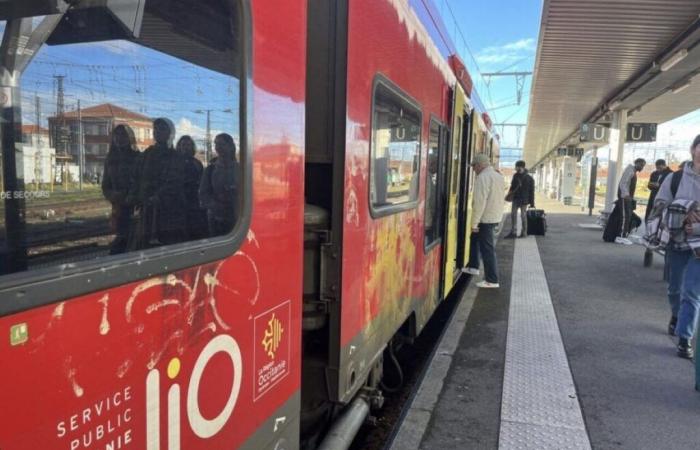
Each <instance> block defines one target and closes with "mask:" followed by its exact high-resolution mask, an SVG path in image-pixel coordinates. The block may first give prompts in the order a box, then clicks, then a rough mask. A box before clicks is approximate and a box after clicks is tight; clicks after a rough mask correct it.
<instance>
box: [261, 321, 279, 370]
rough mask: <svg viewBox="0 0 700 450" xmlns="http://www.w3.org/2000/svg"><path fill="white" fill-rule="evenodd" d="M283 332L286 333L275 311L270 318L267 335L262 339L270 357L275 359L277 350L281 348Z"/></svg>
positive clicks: (266, 330)
mask: <svg viewBox="0 0 700 450" xmlns="http://www.w3.org/2000/svg"><path fill="white" fill-rule="evenodd" d="M282 333H284V328H282V322H280V321H279V319H277V318H276V317H275V314H274V313H273V314H272V317H270V320H269V321H268V322H267V328H266V329H265V336H264V337H263V340H262V341H261V343H262V345H263V348H264V349H265V352H266V353H267V356H269V357H270V359H273V358H274V357H275V352H276V351H277V349H278V348H279V346H280V342H281V341H282Z"/></svg>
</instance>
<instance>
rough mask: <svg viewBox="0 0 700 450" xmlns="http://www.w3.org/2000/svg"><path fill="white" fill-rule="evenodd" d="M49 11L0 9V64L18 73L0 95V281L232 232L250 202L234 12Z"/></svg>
mask: <svg viewBox="0 0 700 450" xmlns="http://www.w3.org/2000/svg"><path fill="white" fill-rule="evenodd" d="M53 3H55V2H41V1H36V2H16V3H15V4H14V5H15V6H14V7H13V8H9V13H8V9H7V8H0V16H2V17H0V19H4V20H5V21H6V22H5V23H4V24H3V25H2V26H1V29H0V32H2V44H1V45H0V52H1V53H2V57H1V58H0V64H2V65H3V67H2V70H3V73H13V74H14V73H17V74H20V76H18V77H16V78H12V80H11V81H10V82H9V83H6V84H4V85H3V86H2V87H0V109H1V111H2V119H3V121H2V124H1V125H0V136H1V137H2V158H1V159H0V164H1V165H2V172H1V176H2V180H1V181H0V183H1V188H2V189H1V191H0V195H1V196H2V202H1V203H0V275H5V274H10V273H16V272H23V271H32V270H35V269H39V268H49V267H56V266H59V265H60V266H61V267H62V268H63V269H65V268H66V267H68V268H70V267H73V265H74V264H75V263H78V262H86V261H91V262H97V263H104V261H103V259H108V258H114V257H115V256H113V255H122V254H129V253H132V254H140V255H143V254H144V253H143V251H144V250H149V249H153V248H155V247H165V246H169V245H176V244H177V245H181V244H184V243H189V242H193V241H198V240H201V239H208V238H212V237H216V236H224V235H227V234H229V233H231V232H232V230H233V229H234V227H235V225H236V223H237V222H238V221H239V219H241V218H242V217H243V216H244V215H245V214H244V211H243V205H244V204H245V202H244V201H243V197H244V196H245V195H247V194H248V193H247V192H243V191H244V183H243V182H242V180H243V179H244V175H245V174H244V173H243V172H244V169H243V167H245V164H242V162H244V161H245V160H246V156H245V154H242V153H241V151H240V149H241V145H240V144H241V114H240V110H241V107H240V105H241V97H242V95H241V85H242V83H241V82H240V80H241V77H242V70H243V69H242V58H243V56H242V38H241V33H240V32H239V31H240V30H239V26H240V25H239V23H240V20H241V13H240V11H239V7H238V6H236V2H229V1H224V0H122V1H120V2H69V4H70V5H71V6H69V7H68V9H67V10H65V11H59V10H58V9H57V7H55V5H54V6H52V5H53ZM113 3H118V5H117V6H110V5H113ZM18 42H19V43H22V44H21V45H19V44H18ZM8 80H10V79H9V78H8ZM13 83H14V84H13ZM245 176H247V175H245ZM209 242H211V243H215V242H218V241H216V240H212V241H209ZM164 251H165V253H164ZM156 253H157V254H158V255H166V254H167V248H165V249H161V250H159V251H158V252H155V253H154V254H156ZM147 254H148V253H147ZM161 266H163V264H161Z"/></svg>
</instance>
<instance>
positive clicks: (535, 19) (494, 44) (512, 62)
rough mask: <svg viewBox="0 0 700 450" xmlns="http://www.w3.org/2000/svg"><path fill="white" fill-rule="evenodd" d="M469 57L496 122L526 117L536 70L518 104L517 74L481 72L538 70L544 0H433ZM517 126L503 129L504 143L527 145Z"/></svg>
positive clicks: (526, 79)
mask: <svg viewBox="0 0 700 450" xmlns="http://www.w3.org/2000/svg"><path fill="white" fill-rule="evenodd" d="M433 1H434V2H435V4H436V6H437V8H438V10H439V11H440V14H441V15H442V17H443V21H444V22H445V26H446V27H447V30H448V32H449V33H450V35H451V36H452V40H453V41H454V42H455V45H456V46H457V50H458V52H459V53H460V54H461V55H462V59H464V60H465V62H466V64H467V66H468V68H469V71H470V73H471V75H472V78H473V79H474V81H475V86H476V89H477V90H478V92H479V96H480V97H481V99H482V101H483V102H484V103H485V105H486V107H487V109H488V110H489V114H490V115H491V117H492V119H493V122H494V123H510V124H516V123H525V122H526V120H527V113H528V105H529V103H528V99H529V94H530V85H531V82H532V76H526V77H525V79H524V81H525V82H524V86H523V89H522V98H521V101H520V103H519V104H518V99H517V95H516V94H517V89H516V78H515V77H512V76H507V77H481V76H480V75H479V74H480V73H493V72H532V70H533V67H534V64H535V55H536V53H537V39H538V34H539V26H540V18H541V14H542V0H491V1H488V2H486V1H476V0H433ZM455 24H456V25H457V26H455ZM521 131H522V132H521V135H520V139H519V140H520V142H519V144H520V145H518V139H517V138H518V136H517V131H516V128H515V127H505V128H500V127H499V129H498V133H499V134H501V135H502V136H501V138H502V139H501V142H502V145H503V147H509V146H521V145H522V142H523V140H524V138H525V132H524V131H525V130H524V129H523V130H521Z"/></svg>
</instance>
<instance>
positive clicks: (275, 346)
mask: <svg viewBox="0 0 700 450" xmlns="http://www.w3.org/2000/svg"><path fill="white" fill-rule="evenodd" d="M253 321H254V324H253V334H254V336H255V339H254V341H253V342H255V352H254V353H253V367H254V370H255V375H254V380H255V381H254V383H255V386H254V391H253V400H255V401H257V400H258V399H259V398H260V397H262V396H263V395H264V394H265V393H266V392H269V391H271V390H273V388H274V387H275V385H277V384H278V383H279V382H280V381H282V379H283V378H284V377H286V376H287V375H288V374H289V373H290V372H289V371H290V366H289V365H290V362H291V360H290V358H291V354H292V353H291V352H292V347H291V344H292V340H291V339H290V338H291V337H292V335H293V331H292V328H291V325H290V324H291V323H292V308H291V302H290V301H289V300H287V301H284V302H282V303H280V304H278V305H277V306H275V307H273V308H270V309H268V310H267V311H265V312H264V313H262V314H260V315H258V316H256V317H255V318H254V319H253Z"/></svg>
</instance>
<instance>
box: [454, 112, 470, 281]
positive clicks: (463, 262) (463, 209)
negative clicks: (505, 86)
mask: <svg viewBox="0 0 700 450" xmlns="http://www.w3.org/2000/svg"><path fill="white" fill-rule="evenodd" d="M473 117H474V115H473V114H472V109H471V106H470V105H469V104H468V103H467V104H465V105H464V115H463V116H462V132H461V134H462V137H461V140H460V143H459V152H460V154H461V161H460V169H459V171H460V172H459V173H460V178H459V199H458V210H457V255H456V264H457V269H461V268H463V267H466V266H467V263H468V262H469V244H470V238H471V232H472V229H471V227H470V226H469V220H470V219H471V214H472V202H471V195H470V194H471V192H472V189H471V185H472V180H473V176H472V169H471V167H470V165H469V162H470V161H471V158H472V151H471V148H472V130H473V127H472V120H473Z"/></svg>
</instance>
